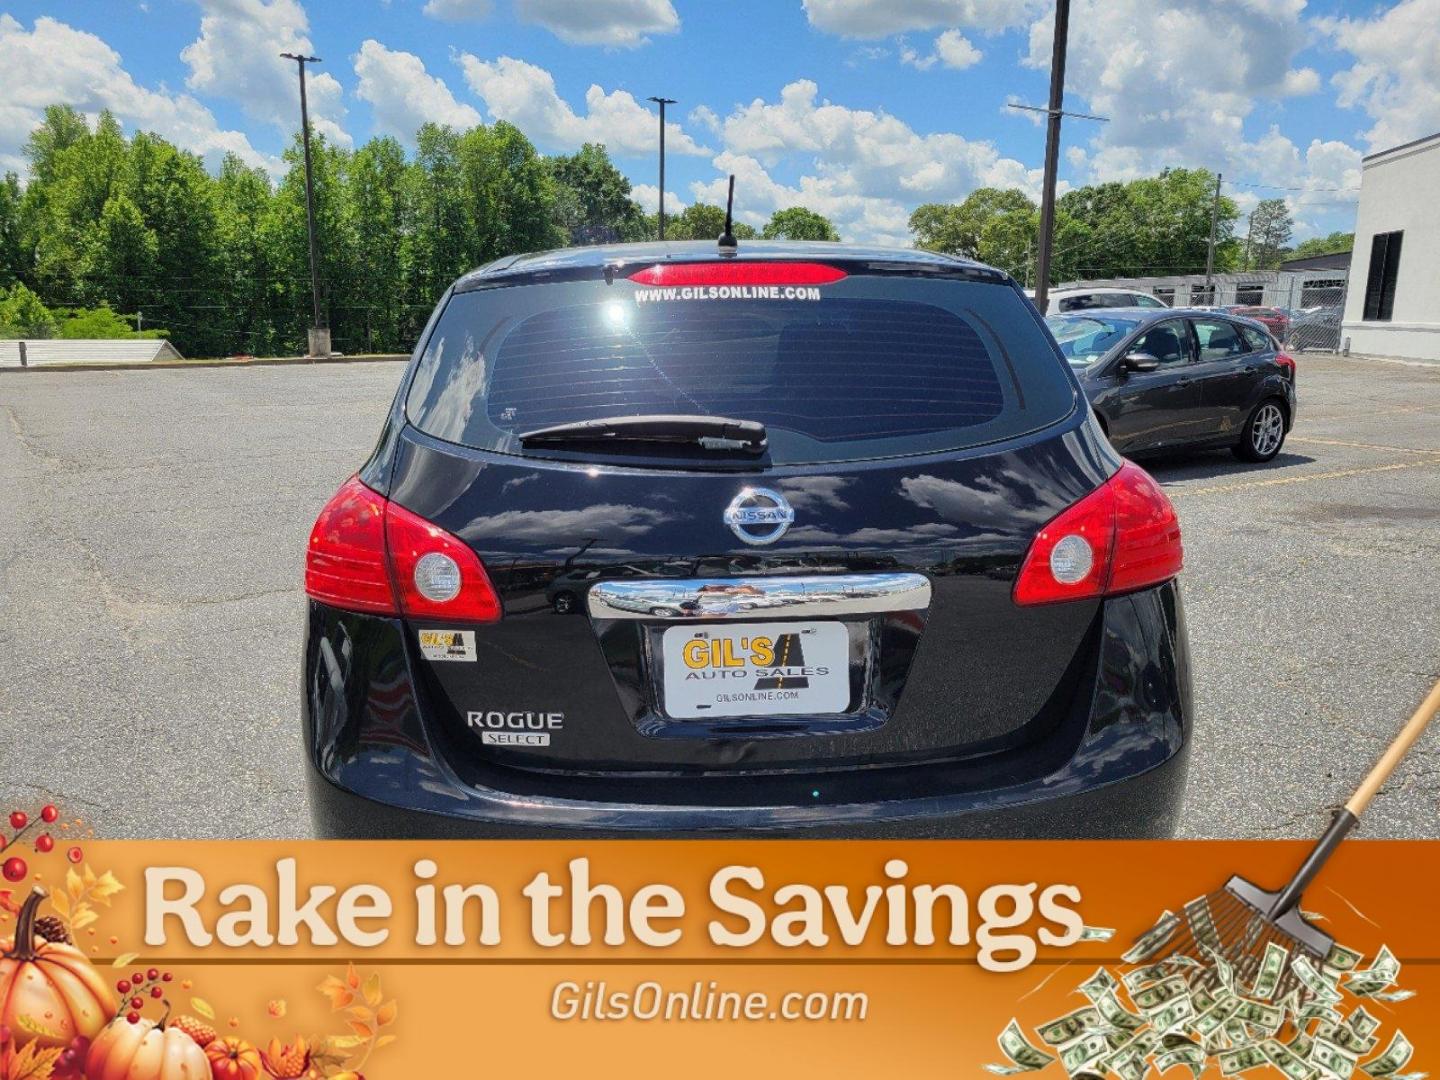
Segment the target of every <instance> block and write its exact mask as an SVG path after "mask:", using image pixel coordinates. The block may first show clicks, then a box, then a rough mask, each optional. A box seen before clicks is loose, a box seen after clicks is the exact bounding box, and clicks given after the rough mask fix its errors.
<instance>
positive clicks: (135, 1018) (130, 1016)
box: [125, 1012, 140, 1024]
mask: <svg viewBox="0 0 1440 1080" xmlns="http://www.w3.org/2000/svg"><path fill="white" fill-rule="evenodd" d="M125 1019H126V1020H129V1021H130V1023H132V1024H138V1023H139V1022H140V1014H139V1013H138V1012H128V1013H126V1014H125Z"/></svg>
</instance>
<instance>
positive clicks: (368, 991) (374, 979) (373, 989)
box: [365, 971, 381, 1007]
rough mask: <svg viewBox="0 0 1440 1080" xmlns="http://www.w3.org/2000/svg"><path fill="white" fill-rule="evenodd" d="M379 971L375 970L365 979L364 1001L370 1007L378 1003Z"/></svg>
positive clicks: (379, 996) (379, 995)
mask: <svg viewBox="0 0 1440 1080" xmlns="http://www.w3.org/2000/svg"><path fill="white" fill-rule="evenodd" d="M380 998H381V994H380V973H379V972H378V971H377V972H375V973H374V974H373V975H371V976H370V977H369V978H368V979H366V980H365V1001H366V1003H367V1004H369V1005H370V1006H371V1007H374V1006H376V1005H379V1004H380Z"/></svg>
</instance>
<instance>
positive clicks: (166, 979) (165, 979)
mask: <svg viewBox="0 0 1440 1080" xmlns="http://www.w3.org/2000/svg"><path fill="white" fill-rule="evenodd" d="M173 978H175V976H174V975H172V974H170V972H168V971H167V972H165V974H164V975H161V976H160V981H161V982H169V981H170V980H171V979H173Z"/></svg>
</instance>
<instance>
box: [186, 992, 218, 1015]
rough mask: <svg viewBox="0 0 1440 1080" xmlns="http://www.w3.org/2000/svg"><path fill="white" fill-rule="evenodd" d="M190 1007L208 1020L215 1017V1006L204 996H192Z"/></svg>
mask: <svg viewBox="0 0 1440 1080" xmlns="http://www.w3.org/2000/svg"><path fill="white" fill-rule="evenodd" d="M190 1007H191V1008H192V1009H194V1010H195V1011H196V1012H197V1013H199V1014H200V1015H201V1016H203V1017H204V1018H205V1019H206V1020H214V1019H215V1007H214V1006H213V1005H211V1004H210V1002H208V1001H206V1000H205V999H204V998H198V997H197V998H191V999H190Z"/></svg>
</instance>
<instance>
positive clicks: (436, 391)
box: [406, 275, 1075, 464]
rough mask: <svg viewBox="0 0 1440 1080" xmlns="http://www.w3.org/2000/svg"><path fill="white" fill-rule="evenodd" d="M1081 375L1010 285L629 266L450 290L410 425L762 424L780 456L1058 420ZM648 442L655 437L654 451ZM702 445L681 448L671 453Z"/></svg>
mask: <svg viewBox="0 0 1440 1080" xmlns="http://www.w3.org/2000/svg"><path fill="white" fill-rule="evenodd" d="M1074 402H1075V396H1074V390H1073V383H1072V382H1071V381H1070V379H1069V377H1068V374H1067V372H1066V371H1065V369H1064V365H1063V364H1062V363H1061V362H1060V360H1059V359H1058V358H1057V357H1056V355H1055V352H1054V350H1053V348H1052V347H1051V346H1050V345H1049V344H1048V342H1047V341H1046V339H1045V335H1044V333H1043V332H1042V331H1041V329H1040V327H1039V326H1038V325H1037V324H1036V322H1035V320H1034V318H1033V316H1031V315H1030V314H1029V311H1028V309H1027V308H1026V305H1025V303H1024V301H1023V300H1022V299H1021V297H1020V295H1019V294H1018V293H1017V292H1015V290H1014V289H1012V288H1010V287H1008V286H1006V285H1000V284H994V283H988V282H976V281H965V280H933V279H921V278H912V277H894V276H879V275H874V276H864V275H852V276H850V277H847V278H845V279H843V280H841V281H837V282H833V283H830V284H826V285H819V286H804V287H782V288H774V289H749V290H745V289H741V288H738V287H737V288H734V289H727V290H714V289H708V290H707V289H703V288H702V289H676V288H673V287H653V286H647V285H639V284H636V283H633V282H630V281H628V280H626V279H624V278H616V280H615V281H614V282H613V283H611V284H606V283H605V282H604V281H603V280H596V281H579V282H561V283H553V282H552V283H546V284H530V285H525V284H519V285H507V286H503V287H491V288H481V289H477V290H475V291H472V292H457V293H456V294H454V295H453V296H452V297H451V299H450V301H449V303H448V304H447V305H446V307H445V310H444V312H443V313H442V314H441V316H440V319H439V321H438V322H437V324H436V326H435V329H434V332H433V333H432V334H431V337H430V339H429V341H428V342H427V344H426V348H425V352H424V354H423V355H422V357H421V360H420V363H419V366H418V367H417V369H416V373H415V379H414V382H413V384H412V386H411V389H410V393H409V397H408V399H407V402H406V411H407V415H408V416H409V419H410V421H411V422H412V423H413V424H415V425H416V426H417V427H418V428H420V429H421V430H422V431H424V432H426V433H427V434H429V435H432V436H434V437H436V438H439V439H443V440H445V441H448V442H453V443H459V444H462V445H465V446H470V447H475V448H479V449H485V450H492V451H497V452H501V453H514V454H520V453H526V454H531V455H537V456H553V454H554V451H553V450H550V449H549V448H544V449H535V448H531V449H528V450H523V451H522V449H521V447H520V441H519V436H520V435H521V434H523V433H524V432H527V431H534V430H536V429H539V428H544V427H550V426H553V425H557V424H569V423H573V422H576V421H583V420H595V419H605V418H610V417H617V416H633V415H642V414H657V413H658V414H674V413H683V414H694V415H713V416H725V417H730V418H732V419H739V420H754V421H758V422H760V423H762V424H764V425H765V426H766V429H767V431H768V433H769V439H770V460H771V461H772V462H773V463H776V464H800V463H811V462H822V461H836V460H854V459H859V458H869V457H887V456H894V455H898V454H913V453H924V452H930V451H937V450H944V449H952V448H957V447H962V446H969V445H978V444H981V443H985V442H993V441H996V440H999V439H1005V438H1010V437H1013V436H1016V435H1020V434H1023V433H1025V432H1028V431H1033V430H1035V429H1037V428H1040V427H1044V426H1048V425H1049V424H1052V423H1054V422H1056V421H1058V420H1060V419H1062V418H1063V417H1065V416H1066V415H1068V414H1069V413H1070V411H1071V409H1072V408H1073V407H1074ZM650 451H651V452H654V448H650ZM677 452H679V453H682V454H687V455H689V456H700V457H703V455H704V451H702V450H698V449H696V448H685V449H684V450H680V451H675V450H667V451H665V453H667V454H673V453H677Z"/></svg>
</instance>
